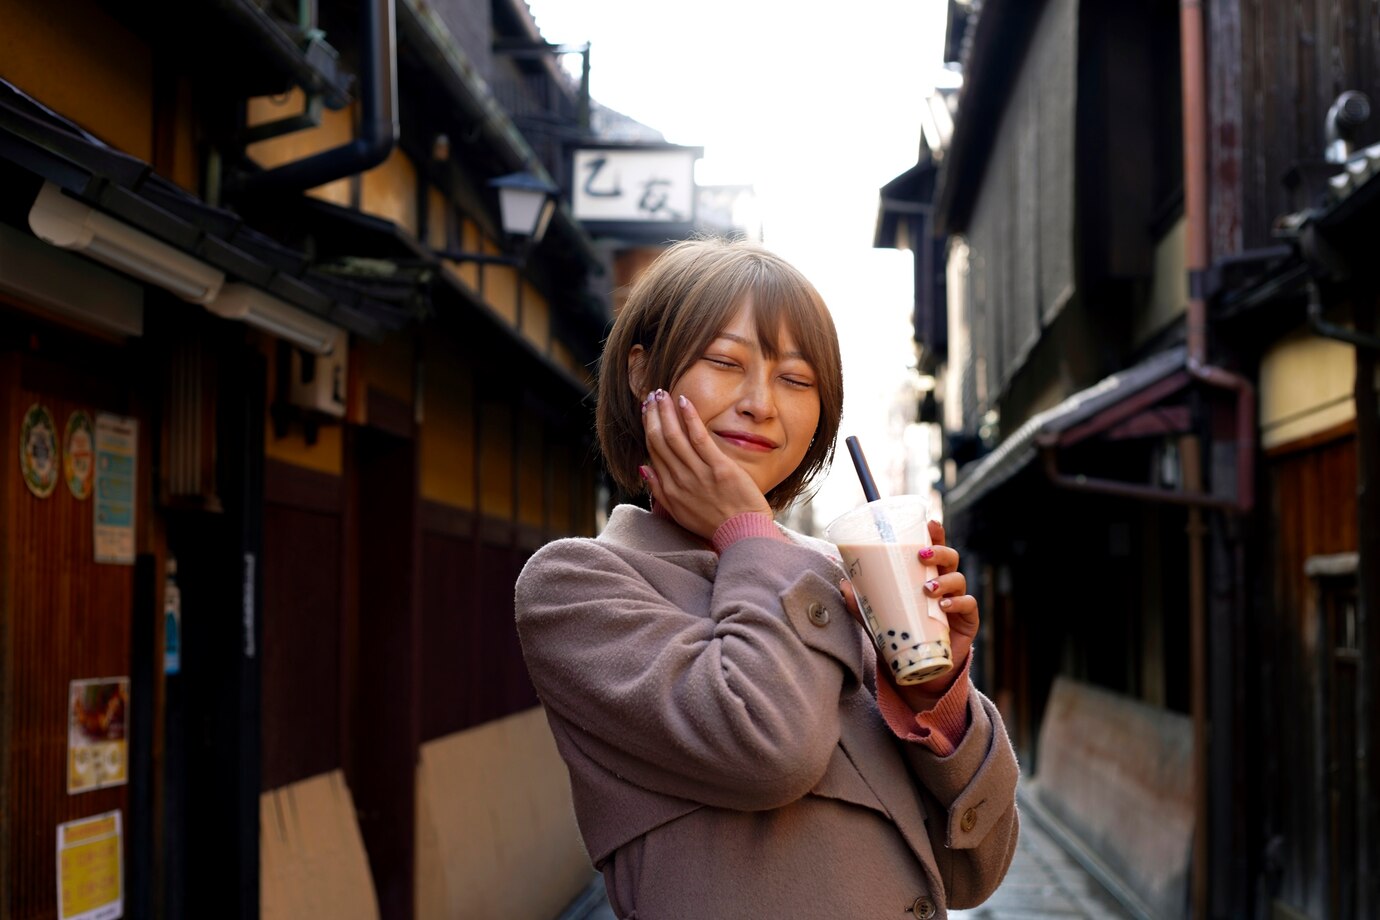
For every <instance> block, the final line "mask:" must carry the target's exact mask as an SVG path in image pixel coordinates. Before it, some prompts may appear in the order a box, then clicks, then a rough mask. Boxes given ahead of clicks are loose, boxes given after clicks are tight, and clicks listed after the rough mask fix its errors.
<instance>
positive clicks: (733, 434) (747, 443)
mask: <svg viewBox="0 0 1380 920" xmlns="http://www.w3.org/2000/svg"><path fill="white" fill-rule="evenodd" d="M714 433H715V434H717V435H718V436H719V437H721V438H723V439H724V440H725V441H728V442H729V443H730V444H734V445H737V446H738V447H741V448H743V449H744V450H760V451H769V450H776V448H777V443H776V442H775V441H773V440H771V439H770V438H764V437H762V436H761V435H757V434H749V433H747V432H746V431H716V432H714Z"/></svg>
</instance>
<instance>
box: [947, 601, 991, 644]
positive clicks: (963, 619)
mask: <svg viewBox="0 0 1380 920" xmlns="http://www.w3.org/2000/svg"><path fill="white" fill-rule="evenodd" d="M945 604H948V606H947V607H946V606H945ZM939 609H941V610H943V611H944V613H945V614H946V615H947V616H948V618H949V631H950V632H954V633H958V634H959V635H962V636H967V637H968V638H970V639H971V638H972V637H974V636H976V635H977V631H978V624H979V623H980V622H981V619H982V618H981V616H980V615H979V613H978V602H977V598H975V597H973V596H972V595H971V594H963V595H960V596H958V597H946V598H944V599H943V600H941V601H940V602H939Z"/></svg>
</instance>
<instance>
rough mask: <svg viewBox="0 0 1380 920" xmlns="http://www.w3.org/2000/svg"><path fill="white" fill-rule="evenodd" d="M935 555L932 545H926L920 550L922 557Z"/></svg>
mask: <svg viewBox="0 0 1380 920" xmlns="http://www.w3.org/2000/svg"><path fill="white" fill-rule="evenodd" d="M933 555H934V547H932V546H927V547H925V548H924V549H922V550H920V558H921V559H929V558H930V557H931V556H933Z"/></svg>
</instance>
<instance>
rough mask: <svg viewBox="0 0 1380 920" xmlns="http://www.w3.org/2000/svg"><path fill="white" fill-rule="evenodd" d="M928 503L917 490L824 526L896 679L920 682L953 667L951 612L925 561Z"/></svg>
mask: <svg viewBox="0 0 1380 920" xmlns="http://www.w3.org/2000/svg"><path fill="white" fill-rule="evenodd" d="M928 520H929V508H928V505H927V503H926V502H925V499H923V498H922V497H920V496H918V495H897V496H894V497H892V498H883V499H878V500H877V501H871V502H868V503H867V504H865V505H862V506H861V507H859V508H855V509H854V510H852V511H850V512H848V513H847V514H844V515H843V516H842V517H840V518H839V519H838V520H836V521H834V523H832V524H830V525H829V526H828V528H827V529H826V530H825V536H826V537H827V538H828V540H829V541H830V542H831V543H834V544H835V545H836V546H838V548H839V555H841V556H842V557H843V564H844V566H845V567H846V568H847V569H848V578H849V581H851V582H852V583H853V591H854V593H855V594H856V595H857V598H858V608H859V609H860V610H861V611H862V615H863V619H864V620H865V621H866V623H867V628H868V631H869V632H871V633H872V638H873V641H875V642H876V643H877V648H878V650H880V651H881V653H882V659H883V660H884V661H885V662H886V668H887V669H888V670H889V671H890V672H891V676H892V678H893V679H894V680H895V682H896V683H898V684H902V685H906V684H918V683H922V682H924V681H927V680H930V679H932V678H935V677H938V676H939V675H941V674H943V673H944V672H946V671H948V670H949V669H950V668H952V667H953V666H954V657H953V649H952V647H951V646H950V645H949V618H948V616H946V615H945V613H944V611H943V610H941V609H939V599H938V598H936V597H930V596H929V595H928V594H926V593H925V582H927V581H929V580H930V579H932V578H937V577H939V572H938V569H936V568H935V566H932V565H922V564H921V560H920V557H919V555H918V554H919V552H920V550H922V549H924V548H925V547H927V546H929V545H930V530H929V526H928V524H927V522H928Z"/></svg>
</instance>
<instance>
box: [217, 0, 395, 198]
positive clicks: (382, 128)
mask: <svg viewBox="0 0 1380 920" xmlns="http://www.w3.org/2000/svg"><path fill="white" fill-rule="evenodd" d="M393 2H394V0H360V11H359V12H360V23H359V43H360V55H359V85H360V91H359V93H358V96H359V102H360V120H359V127H358V129H357V131H356V136H355V139H354V140H352V141H351V142H350V143H348V144H342V145H341V146H339V147H333V148H331V149H330V150H323V151H321V152H320V153H317V154H313V155H312V156H309V157H305V158H303V159H301V160H294V161H292V162H291V163H284V164H282V165H281V166H275V167H274V168H272V169H267V170H264V171H263V172H259V173H251V174H249V175H247V176H245V177H243V178H242V179H241V180H240V182H239V183H238V191H239V192H240V193H241V194H251V195H257V194H262V193H265V192H299V191H304V190H306V189H309V188H316V187H317V186H318V185H324V184H325V183H327V182H334V181H335V180H336V179H343V178H345V177H346V176H353V175H355V174H357V173H362V172H364V171H365V170H369V169H373V168H374V167H375V166H378V165H379V164H380V163H382V162H383V161H384V160H386V159H388V155H389V154H391V153H392V152H393V147H394V146H395V145H396V144H397V142H398V130H399V129H398V53H397V50H398V48H397V30H396V25H395V23H396V17H395V15H394V7H393Z"/></svg>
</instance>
